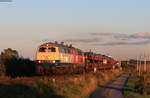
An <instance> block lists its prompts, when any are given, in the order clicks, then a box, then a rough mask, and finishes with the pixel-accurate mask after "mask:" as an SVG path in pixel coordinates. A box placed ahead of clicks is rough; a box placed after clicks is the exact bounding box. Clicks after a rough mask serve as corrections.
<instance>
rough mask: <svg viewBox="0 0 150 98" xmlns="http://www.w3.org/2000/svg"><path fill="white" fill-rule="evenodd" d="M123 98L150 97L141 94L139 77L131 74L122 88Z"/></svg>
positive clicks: (149, 97)
mask: <svg viewBox="0 0 150 98" xmlns="http://www.w3.org/2000/svg"><path fill="white" fill-rule="evenodd" d="M123 93H124V96H125V98H150V95H143V94H142V83H141V77H139V76H138V75H137V74H135V73H133V74H132V75H131V77H130V78H129V79H128V83H127V85H126V86H125V87H124V91H123Z"/></svg>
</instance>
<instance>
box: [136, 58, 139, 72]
mask: <svg viewBox="0 0 150 98" xmlns="http://www.w3.org/2000/svg"><path fill="white" fill-rule="evenodd" d="M136 70H137V72H139V57H138V56H137V65H136Z"/></svg>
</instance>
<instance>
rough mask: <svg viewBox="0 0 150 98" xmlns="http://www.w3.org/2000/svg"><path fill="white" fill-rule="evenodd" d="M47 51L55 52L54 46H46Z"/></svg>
mask: <svg viewBox="0 0 150 98" xmlns="http://www.w3.org/2000/svg"><path fill="white" fill-rule="evenodd" d="M48 52H56V48H54V47H51V48H48Z"/></svg>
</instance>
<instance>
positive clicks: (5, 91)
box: [0, 84, 64, 98]
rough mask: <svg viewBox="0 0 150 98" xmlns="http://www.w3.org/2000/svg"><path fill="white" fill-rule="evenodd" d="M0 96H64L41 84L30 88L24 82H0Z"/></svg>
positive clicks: (35, 97)
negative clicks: (11, 83) (7, 83)
mask: <svg viewBox="0 0 150 98" xmlns="http://www.w3.org/2000/svg"><path fill="white" fill-rule="evenodd" d="M0 98H64V97H62V96H59V95H57V94H56V93H55V92H54V91H53V90H52V88H50V87H47V86H46V85H42V87H41V88H32V87H29V86H27V85H25V84H13V85H6V84H0Z"/></svg>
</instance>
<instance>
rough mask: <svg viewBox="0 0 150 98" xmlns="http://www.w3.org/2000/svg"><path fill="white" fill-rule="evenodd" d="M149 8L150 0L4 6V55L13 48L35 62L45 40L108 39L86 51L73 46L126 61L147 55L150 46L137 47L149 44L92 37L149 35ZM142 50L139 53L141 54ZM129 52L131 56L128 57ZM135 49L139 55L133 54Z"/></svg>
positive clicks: (0, 8)
mask: <svg viewBox="0 0 150 98" xmlns="http://www.w3.org/2000/svg"><path fill="white" fill-rule="evenodd" d="M149 4H150V1H149V0H13V1H12V2H0V39H1V41H0V51H2V50H3V49H5V48H8V47H10V48H13V49H16V50H18V51H19V52H20V53H21V55H22V56H24V57H30V58H34V55H35V50H36V47H37V45H39V44H40V43H42V42H43V40H59V41H61V40H70V39H76V40H80V41H81V40H91V39H103V40H99V41H98V42H97V43H96V42H94V43H92V44H91V43H89V42H87V43H84V47H83V43H82V42H80V41H79V42H78V43H77V42H76V41H75V42H73V41H72V43H73V44H74V45H75V46H77V47H79V48H81V49H83V50H88V49H93V51H96V52H99V53H103V54H110V55H112V56H114V57H116V58H121V59H122V58H123V59H126V58H132V57H135V56H136V55H139V53H142V51H143V50H149V49H150V47H149V41H146V42H148V43H146V44H137V43H135V45H134V43H133V41H136V42H139V41H143V40H144V41H145V40H149V39H131V38H130V39H128V40H124V41H122V40H121V41H122V42H120V40H119V39H115V38H114V37H113V36H112V35H111V36H110V35H109V36H103V37H95V36H90V34H89V33H93V32H94V33H100V34H102V33H115V34H116V33H119V34H120V33H121V34H125V36H130V35H132V34H133V35H134V34H135V35H136V34H137V33H140V32H149V31H150V28H149V26H150V19H149V17H150V13H149V11H150V6H149ZM122 36H124V35H122ZM104 39H105V40H104ZM127 41H128V42H127ZM101 42H103V44H102V43H101ZM110 42H111V43H110ZM70 43H71V42H70ZM112 43H113V45H111V44H112ZM114 43H115V46H114ZM117 43H118V44H117ZM128 43H131V44H128ZM139 43H143V42H139ZM93 44H94V46H93ZM104 44H105V45H104ZM106 44H107V46H106ZM96 45H97V46H96ZM85 47H86V48H85ZM137 47H138V49H139V50H136V49H137ZM127 48H128V49H127ZM125 49H127V50H128V51H126V52H124V53H122V51H125ZM130 50H131V51H134V50H136V51H135V53H132V54H131V52H130Z"/></svg>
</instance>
